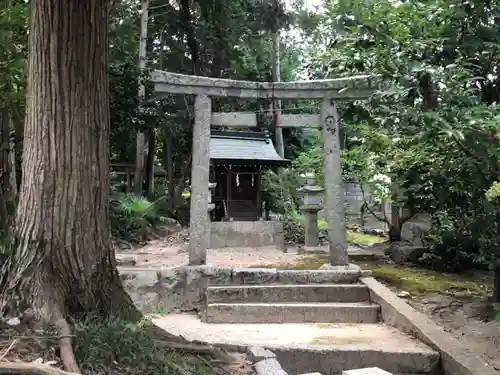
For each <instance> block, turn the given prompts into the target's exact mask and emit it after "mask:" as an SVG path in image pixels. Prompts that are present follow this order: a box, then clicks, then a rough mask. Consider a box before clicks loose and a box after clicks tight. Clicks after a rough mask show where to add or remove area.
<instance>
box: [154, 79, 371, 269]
mask: <svg viewBox="0 0 500 375" xmlns="http://www.w3.org/2000/svg"><path fill="white" fill-rule="evenodd" d="M151 81H152V82H153V84H154V91H155V94H156V95H168V94H191V95H196V100H195V121H194V128H193V155H192V172H191V210H190V214H191V219H190V241H189V265H191V266H198V265H205V264H206V258H207V257H206V254H207V248H208V247H209V246H210V219H209V217H208V208H209V182H210V181H209V168H210V127H211V126H212V125H214V126H230V127H255V126H257V116H256V114H255V113H245V112H229V113H222V112H212V100H211V97H235V98H242V99H269V100H273V99H316V100H319V101H321V111H320V114H316V115H287V114H282V115H281V116H278V121H277V122H278V123H277V124H276V126H277V127H283V128H285V127H310V128H321V129H322V133H323V142H324V145H323V149H324V154H325V160H324V163H325V166H324V168H325V194H326V199H325V203H326V204H325V213H326V219H327V222H328V238H329V244H330V261H331V265H332V266H347V265H348V256H347V240H346V228H345V218H344V186H343V179H342V167H341V159H340V157H341V150H340V136H339V117H338V113H337V107H336V104H335V101H336V100H337V101H346V100H360V99H367V98H368V97H370V95H372V93H373V92H374V91H375V90H376V89H377V88H378V87H379V85H380V83H381V81H380V79H379V78H378V77H371V76H357V77H348V78H339V79H329V80H318V81H297V82H249V81H237V80H230V79H219V78H209V77H198V76H191V75H184V74H176V73H170V72H164V71H159V70H156V71H153V73H152V74H151Z"/></svg>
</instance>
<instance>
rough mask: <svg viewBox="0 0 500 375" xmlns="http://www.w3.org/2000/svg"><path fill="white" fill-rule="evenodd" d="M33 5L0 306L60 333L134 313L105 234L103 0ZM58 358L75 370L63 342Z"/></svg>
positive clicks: (68, 346)
mask: <svg viewBox="0 0 500 375" xmlns="http://www.w3.org/2000/svg"><path fill="white" fill-rule="evenodd" d="M31 7H32V9H31V25H30V37H29V46H30V58H29V75H28V95H27V96H28V103H27V116H26V123H25V129H24V147H23V163H22V168H23V174H22V182H21V190H20V199H19V205H18V209H17V216H16V232H15V241H16V249H15V251H14V253H13V255H12V256H11V258H10V259H9V260H8V262H7V265H6V271H7V272H6V275H5V276H4V278H3V280H2V292H3V293H2V301H1V302H2V307H3V310H4V313H6V314H7V316H9V314H12V313H14V314H15V313H24V317H26V319H29V317H34V318H36V319H35V320H36V321H37V323H38V324H41V325H44V324H53V325H55V326H56V327H57V328H58V329H59V331H60V333H61V334H64V335H67V333H68V332H67V331H68V330H69V326H68V323H67V322H66V320H65V317H66V316H68V315H69V316H77V315H79V314H81V313H85V312H96V313H101V314H103V315H111V314H116V315H121V316H128V317H137V316H138V312H137V310H136V309H135V308H134V306H133V304H132V301H131V300H130V297H129V296H128V295H127V293H126V292H125V291H124V289H123V287H122V285H121V281H120V278H119V275H118V272H117V270H116V264H115V263H116V262H115V257H114V250H113V247H112V243H111V237H110V228H109V226H110V222H109V212H108V208H109V202H108V192H109V183H110V181H109V128H110V126H109V104H108V96H109V95H108V91H109V87H108V86H109V82H108V72H107V54H108V51H107V46H108V1H107V0H86V1H76V0H72V1H68V0H37V1H33V2H31ZM12 302H15V305H14V304H12ZM19 310H21V311H19ZM10 316H12V315H10ZM61 358H62V361H63V364H64V366H65V368H66V370H68V371H70V372H78V367H77V365H76V362H75V360H74V358H73V354H72V350H71V342H70V339H69V338H68V337H65V338H63V339H61Z"/></svg>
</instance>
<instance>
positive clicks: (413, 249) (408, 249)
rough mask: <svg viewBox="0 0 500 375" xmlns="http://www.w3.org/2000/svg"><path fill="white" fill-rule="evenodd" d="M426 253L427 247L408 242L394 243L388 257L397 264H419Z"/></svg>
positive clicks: (388, 250)
mask: <svg viewBox="0 0 500 375" xmlns="http://www.w3.org/2000/svg"><path fill="white" fill-rule="evenodd" d="M424 251H425V247H423V246H416V245H412V244H409V243H407V242H393V243H391V245H390V246H389V248H388V249H387V253H388V255H389V256H390V257H391V259H392V260H393V261H394V262H396V263H406V262H413V263H414V262H417V261H418V260H419V259H420V257H421V256H422V255H423V254H424Z"/></svg>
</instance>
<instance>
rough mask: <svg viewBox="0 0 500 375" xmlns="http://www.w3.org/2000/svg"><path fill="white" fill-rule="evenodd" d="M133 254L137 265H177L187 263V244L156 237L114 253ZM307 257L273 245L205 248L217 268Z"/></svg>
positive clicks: (120, 255)
mask: <svg viewBox="0 0 500 375" xmlns="http://www.w3.org/2000/svg"><path fill="white" fill-rule="evenodd" d="M130 256H133V257H134V258H135V261H136V266H138V267H178V266H184V265H186V264H188V253H187V246H186V245H184V244H182V245H172V244H169V243H167V242H164V241H161V240H157V241H151V242H150V243H148V244H147V245H145V246H143V247H141V248H139V249H137V250H135V251H127V252H120V253H117V259H118V261H120V259H126V258H129V257H130ZM306 257H308V255H299V254H297V251H296V249H292V248H291V249H290V251H289V252H288V253H283V252H282V251H279V250H277V249H276V248H274V247H263V248H259V249H258V250H257V249H254V248H232V247H228V248H224V249H216V250H212V249H209V250H208V252H207V264H210V265H212V266H217V267H255V266H259V265H268V264H293V263H295V262H299V261H301V260H303V259H305V258H306Z"/></svg>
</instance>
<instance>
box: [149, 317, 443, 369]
mask: <svg viewBox="0 0 500 375" xmlns="http://www.w3.org/2000/svg"><path fill="white" fill-rule="evenodd" d="M153 321H154V323H155V324H157V325H158V326H159V327H161V328H164V329H166V330H167V331H169V332H170V333H173V334H177V335H182V336H183V337H185V338H186V339H189V340H198V341H203V342H208V343H211V344H215V345H220V346H226V347H232V348H240V349H243V348H245V349H246V348H247V347H249V346H260V347H264V348H267V349H270V350H271V351H272V352H273V353H275V354H276V357H277V359H278V361H279V362H280V363H281V366H282V367H283V369H284V370H285V371H286V372H288V373H290V374H301V373H311V372H320V373H322V374H332V375H340V374H341V373H342V371H344V370H349V369H355V368H360V367H382V368H384V369H385V370H387V371H390V372H393V373H394V374H405V373H406V374H430V373H431V371H432V370H433V369H434V368H435V367H436V365H437V363H438V358H439V356H438V354H437V353H436V352H435V351H433V350H431V349H430V348H429V347H427V346H426V345H424V344H422V343H421V342H419V341H417V340H415V339H413V338H411V337H410V336H406V335H404V334H402V333H401V332H399V331H398V330H397V329H395V328H392V327H388V326H385V325H382V324H207V323H203V322H201V321H200V320H199V319H198V317H197V316H194V315H188V314H171V315H168V316H164V317H159V318H154V319H153Z"/></svg>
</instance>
